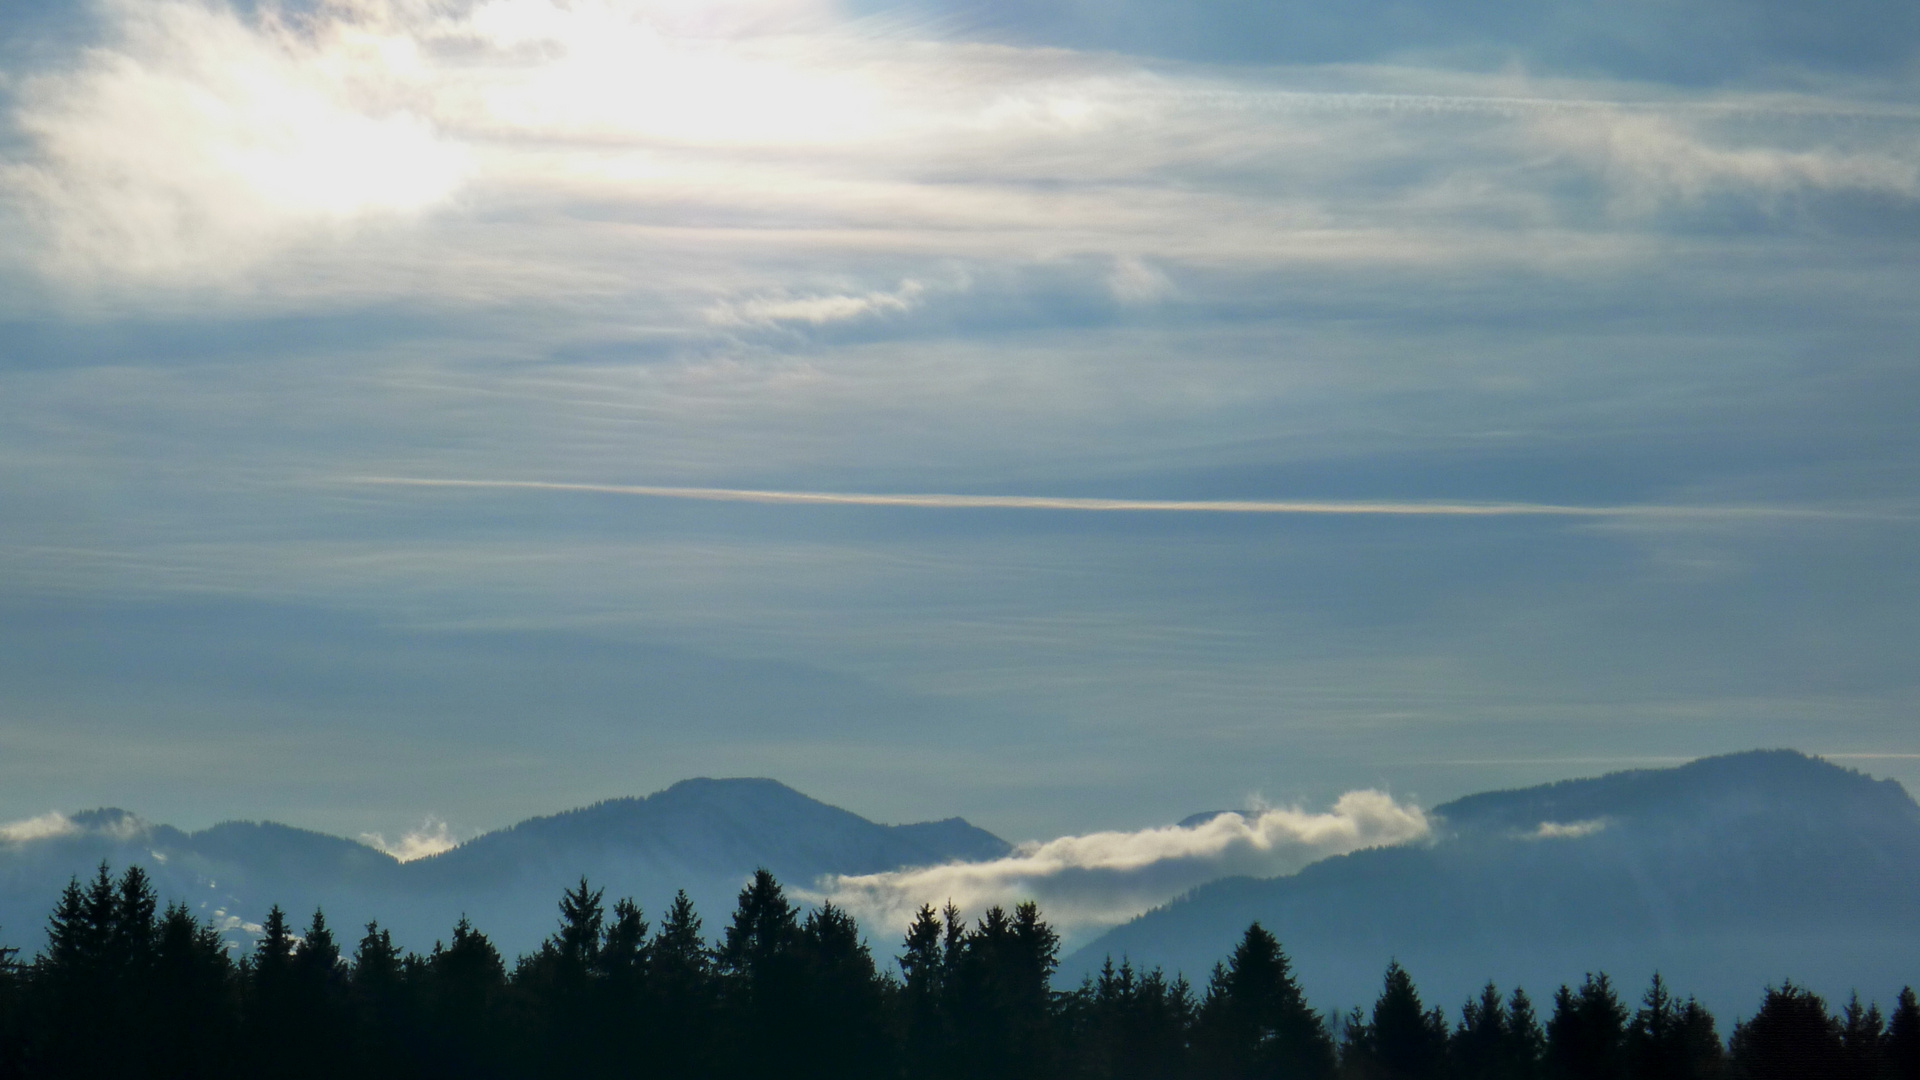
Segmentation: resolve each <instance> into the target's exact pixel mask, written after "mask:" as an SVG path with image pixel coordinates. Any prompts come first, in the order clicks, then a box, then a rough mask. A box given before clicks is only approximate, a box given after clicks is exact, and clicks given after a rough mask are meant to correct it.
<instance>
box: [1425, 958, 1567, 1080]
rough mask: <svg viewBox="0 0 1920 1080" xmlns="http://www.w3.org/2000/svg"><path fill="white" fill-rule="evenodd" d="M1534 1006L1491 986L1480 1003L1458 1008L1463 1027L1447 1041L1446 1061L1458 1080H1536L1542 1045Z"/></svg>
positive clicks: (1520, 995)
mask: <svg viewBox="0 0 1920 1080" xmlns="http://www.w3.org/2000/svg"><path fill="white" fill-rule="evenodd" d="M1543 1038H1544V1037H1543V1036H1542V1035H1541V1033H1540V1025H1539V1022H1538V1021H1536V1020H1535V1019H1534V1016H1533V1003H1532V1002H1531V1001H1529V1000H1528V999H1527V995H1526V991H1524V990H1519V989H1516V990H1514V992H1513V997H1512V999H1511V1002H1510V1003H1509V1002H1503V1001H1501V999H1500V990H1499V988H1498V987H1496V986H1494V984H1493V983H1491V982H1489V983H1488V984H1487V985H1486V986H1485V988H1483V989H1482V990H1481V991H1480V996H1479V997H1478V998H1470V999H1468V1001H1467V1003H1466V1004H1464V1005H1462V1006H1461V1007H1460V1026H1459V1027H1457V1028H1455V1029H1454V1031H1453V1035H1452V1036H1451V1037H1450V1038H1449V1039H1448V1043H1447V1057H1448V1060H1449V1061H1450V1062H1451V1064H1452V1070H1453V1075H1454V1076H1455V1077H1458V1078H1459V1080H1533V1078H1534V1077H1535V1076H1537V1075H1538V1074H1539V1071H1540V1050H1541V1045H1542V1041H1543Z"/></svg>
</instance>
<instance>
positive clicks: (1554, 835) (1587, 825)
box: [1528, 818, 1607, 840]
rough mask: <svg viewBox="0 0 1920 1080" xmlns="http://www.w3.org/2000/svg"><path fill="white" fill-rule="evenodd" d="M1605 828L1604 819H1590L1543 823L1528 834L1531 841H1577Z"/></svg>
mask: <svg viewBox="0 0 1920 1080" xmlns="http://www.w3.org/2000/svg"><path fill="white" fill-rule="evenodd" d="M1606 827H1607V819H1606V818H1590V819H1588V820H1586V821H1543V822H1541V823H1540V826H1539V828H1537V829H1535V830H1533V832H1531V833H1529V834H1528V838H1529V839H1533V840H1578V839H1580V838H1581V837H1583V836H1592V835H1594V834H1595V833H1598V832H1600V831H1602V830H1604V829H1605V828H1606Z"/></svg>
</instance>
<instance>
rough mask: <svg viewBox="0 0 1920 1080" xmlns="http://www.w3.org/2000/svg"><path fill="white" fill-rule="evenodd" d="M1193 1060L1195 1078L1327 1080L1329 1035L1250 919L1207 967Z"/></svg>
mask: <svg viewBox="0 0 1920 1080" xmlns="http://www.w3.org/2000/svg"><path fill="white" fill-rule="evenodd" d="M1194 1055H1195V1058H1196V1062H1197V1066H1198V1068H1199V1069H1200V1070H1201V1071H1202V1072H1203V1073H1206V1074H1209V1075H1215V1076H1220V1077H1223V1078H1238V1077H1249V1078H1250V1077H1282V1076H1285V1077H1296V1076H1297V1077H1302V1078H1309V1080H1311V1078H1315V1077H1330V1076H1332V1075H1333V1072H1334V1049H1333V1038H1332V1036H1330V1035H1329V1034H1328V1033H1327V1030H1326V1028H1325V1026H1324V1025H1322V1024H1321V1022H1320V1017H1319V1016H1318V1015H1316V1014H1315V1013H1314V1011H1313V1010H1312V1009H1311V1008H1309V1007H1308V1005H1307V1001H1306V995H1305V994H1303V993H1302V992H1301V990H1300V985H1299V983H1297V982H1295V981H1294V978H1293V965H1292V962H1291V961H1289V960H1288V959H1287V954H1286V953H1285V952H1283V951H1281V948H1280V942H1279V941H1278V940H1276V939H1275V938H1274V936H1273V935H1272V934H1270V933H1268V932H1267V931H1266V929H1265V928H1263V927H1262V926H1261V925H1260V924H1259V923H1257V922H1256V923H1254V924H1252V925H1250V926H1248V927H1247V930H1246V933H1245V934H1244V935H1242V936H1241V938H1240V944H1238V945H1236V946H1235V947H1234V950H1233V955H1232V956H1230V957H1229V958H1228V959H1227V962H1226V964H1225V965H1224V966H1222V965H1216V966H1215V967H1214V969H1213V976H1212V978H1211V979H1210V980H1209V982H1208V985H1207V993H1206V997H1205V998H1204V999H1203V1000H1202V1001H1201V1004H1200V1009H1199V1015H1198V1017H1197V1018H1196V1021H1195V1025H1194Z"/></svg>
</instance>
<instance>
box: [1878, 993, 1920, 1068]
mask: <svg viewBox="0 0 1920 1080" xmlns="http://www.w3.org/2000/svg"><path fill="white" fill-rule="evenodd" d="M1886 1058H1887V1074H1888V1075H1889V1076H1890V1077H1892V1078H1893V1080H1920V1001H1917V1000H1915V998H1914V994H1913V987H1911V986H1908V987H1903V988H1901V990H1900V997H1899V999H1898V1000H1897V1001H1896V1002H1895V1003H1894V1007H1893V1015H1892V1016H1889V1017H1888V1018H1887V1038H1886Z"/></svg>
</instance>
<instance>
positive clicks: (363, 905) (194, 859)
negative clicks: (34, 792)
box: [0, 780, 1008, 954]
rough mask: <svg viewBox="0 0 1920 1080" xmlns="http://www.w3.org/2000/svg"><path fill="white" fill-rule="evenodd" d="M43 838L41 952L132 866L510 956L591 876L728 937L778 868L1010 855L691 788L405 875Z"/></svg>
mask: <svg viewBox="0 0 1920 1080" xmlns="http://www.w3.org/2000/svg"><path fill="white" fill-rule="evenodd" d="M40 831H41V832H42V833H44V835H39V836H25V835H23V836H21V837H19V838H16V839H14V840H12V841H10V842H0V942H5V943H7V944H13V945H23V946H25V947H27V948H28V949H29V950H30V951H31V950H32V949H36V948H38V947H39V946H40V945H41V944H42V943H43V940H44V926H45V920H46V915H47V912H48V911H49V910H50V909H51V907H52V905H53V902H54V900H55V899H56V898H57V897H58V895H59V892H60V889H61V888H62V887H63V886H64V885H65V884H66V882H67V880H68V879H69V877H71V876H74V875H79V876H82V877H86V876H88V875H90V874H91V873H92V872H93V869H94V867H96V866H97V865H98V864H99V863H100V862H101V861H102V860H105V861H107V862H108V863H110V864H111V865H112V866H113V867H114V869H115V871H116V872H117V871H118V870H120V869H122V868H124V867H126V866H128V865H131V864H134V863H138V864H140V865H142V866H144V867H146V868H147V869H148V871H149V872H150V873H151V874H152V875H153V876H154V879H155V881H156V883H157V884H158V886H159V888H160V891H161V893H162V895H163V896H164V897H165V898H167V899H170V900H171V899H181V900H186V901H188V902H189V903H190V904H191V905H192V906H193V907H194V908H195V909H196V910H197V911H199V912H200V914H202V915H203V916H205V917H212V918H216V919H221V920H224V921H225V922H226V923H228V924H229V925H230V926H231V927H234V928H238V927H239V926H240V925H241V923H242V922H256V923H257V922H258V921H259V920H260V918H261V917H262V915H264V914H265V912H266V909H267V907H268V906H269V905H271V904H274V903H279V904H281V905H282V906H283V907H285V908H287V909H288V910H289V911H290V912H292V913H293V914H294V916H295V919H296V921H297V922H299V923H300V924H302V925H304V923H305V920H306V918H307V917H308V916H309V915H310V914H311V913H312V911H313V909H314V908H315V907H316V906H319V907H323V908H324V909H325V910H326V912H327V916H328V919H329V921H330V922H331V923H332V924H333V926H334V927H335V929H336V932H337V933H340V934H341V935H343V936H346V937H348V938H349V939H350V940H351V939H354V938H357V937H358V934H359V930H360V927H361V925H362V924H364V923H365V922H366V921H367V920H368V919H372V918H378V919H379V920H380V922H381V923H382V924H383V925H386V926H389V927H391V928H392V929H393V930H394V931H395V933H396V935H397V936H398V937H399V938H400V940H401V941H402V942H403V943H404V944H406V945H408V946H410V947H415V948H422V949H424V948H426V947H428V946H430V945H431V944H432V942H433V941H434V940H435V939H436V938H440V937H444V936H446V934H447V932H448V930H449V928H451V927H452V925H453V923H454V921H455V920H456V919H458V918H459V917H460V916H461V915H463V914H464V915H467V916H469V917H471V918H472V919H473V921H474V923H475V924H476V925H477V926H479V927H480V928H481V929H482V930H484V931H486V932H487V933H488V934H490V935H491V936H492V937H493V938H494V940H495V941H496V942H497V943H498V944H499V945H500V946H501V947H502V949H503V950H505V951H507V952H508V953H509V954H511V953H512V952H515V951H520V950H525V949H529V948H532V947H533V946H534V945H535V944H537V943H538V941H539V940H540V939H541V937H543V936H544V935H545V934H546V933H547V931H548V930H549V929H550V927H551V926H552V924H553V921H554V917H555V904H556V902H557V900H558V898H559V895H560V890H561V889H562V888H564V887H565V886H566V885H568V884H570V883H572V882H574V881H577V880H578V879H579V878H580V876H581V875H583V874H584V875H587V876H588V877H590V878H591V879H592V880H593V881H594V883H595V884H596V885H597V886H603V887H605V888H606V889H607V893H608V897H609V899H611V898H613V897H618V896H625V895H632V896H634V897H635V898H636V899H638V900H640V902H641V903H642V904H643V905H644V906H645V907H646V908H647V909H648V911H649V912H650V913H657V912H659V911H660V910H661V908H662V907H663V906H664V904H665V903H666V901H667V900H668V899H669V898H671V896H672V895H673V891H674V890H675V889H676V888H685V889H686V890H687V891H688V893H689V894H690V895H692V896H693V898H694V900H695V901H696V902H697V903H698V904H699V905H700V907H701V911H702V913H703V915H704V916H705V917H706V919H707V924H708V930H709V932H717V931H718V930H719V928H720V927H721V926H722V925H724V923H725V921H726V917H727V914H728V912H729V911H730V910H731V908H732V903H733V898H734V894H735V893H736V892H737V890H738V888H739V886H740V883H741V881H742V880H743V879H744V878H745V877H746V876H747V875H749V874H751V873H752V871H753V870H754V868H755V867H758V866H766V867H768V868H770V869H772V870H773V871H774V872H775V873H776V874H778V875H779V876H780V877H781V878H782V880H784V881H786V882H788V883H790V884H791V885H794V886H800V887H804V886H806V885H809V884H811V883H812V882H813V881H814V880H815V879H816V878H818V877H819V876H820V875H823V874H828V873H870V872H874V871H879V870H887V869H893V868H897V867H902V866H913V865H925V864H929V863H939V862H946V861H950V860H954V859H975V858H992V857H995V856H998V855H1001V854H1004V853H1005V852H1006V851H1007V850H1008V845H1007V844H1006V842H1005V841H1003V840H1000V839H999V838H998V837H995V836H993V835H992V834H991V833H988V832H985V831H983V830H981V829H977V828H974V827H973V826H972V825H969V824H968V823H966V822H965V821H962V820H960V819H958V818H952V819H948V820H946V821H938V822H924V823H920V824H914V825H879V824H876V823H874V822H871V821H868V820H866V819H865V818H862V817H860V816H859V815H857V814H853V813H850V812H848V811H846V810H841V809H839V808H837V807H832V806H828V805H826V804H825V803H821V802H818V801H816V800H814V799H810V798H808V797H806V796H805V795H802V794H800V793H799V792H797V791H794V790H792V789H791V788H788V787H785V786H783V785H781V784H778V783H775V782H774V781H771V780H688V781H683V782H682V783H679V784H675V785H674V786H673V787H671V788H668V789H667V790H665V791H662V792H658V793H656V794H654V795H651V796H648V797H646V798H634V799H615V800H611V801H608V802H603V803H599V804H596V805H594V806H590V807H586V808H584V809H580V810H574V811H570V812H568V813H563V814H556V815H553V816H551V817H542V818H534V819H531V820H528V821H524V822H521V823H520V824H518V825H515V826H513V827H511V828H508V829H503V830H500V831H498V832H494V833H489V834H487V835H485V836H482V837H479V838H477V839H475V840H472V841H470V842H468V843H466V844H463V845H461V846H460V847H458V848H455V849H454V850H452V851H449V852H445V853H443V854H441V855H438V856H435V857H433V858H430V859H423V860H419V861H417V862H412V863H407V864H401V863H399V862H397V861H396V860H394V859H393V858H392V857H390V856H388V855H386V854H385V853H383V852H380V851H376V850H374V849H373V848H369V847H367V846H365V845H363V844H359V843H356V842H354V841H351V840H344V839H341V838H339V837H334V836H326V835H323V834H320V833H314V832H308V831H306V830H303V829H294V828H289V827H287V826H284V825H275V824H270V823H259V824H256V823H251V822H228V823H224V824H220V825H216V826H214V827H212V828H210V829H206V830H202V831H200V832H195V833H186V832H182V831H181V830H179V829H175V828H172V827H170V826H166V825H156V824H153V823H151V822H146V821H143V820H141V819H140V818H138V817H136V816H135V815H133V814H130V813H127V812H126V811H123V810H93V811H87V812H85V813H81V814H75V815H72V816H71V817H70V818H68V819H66V820H65V821H64V822H58V821H50V822H49V823H48V824H47V825H46V826H45V827H44V828H42V829H41V830H40Z"/></svg>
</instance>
